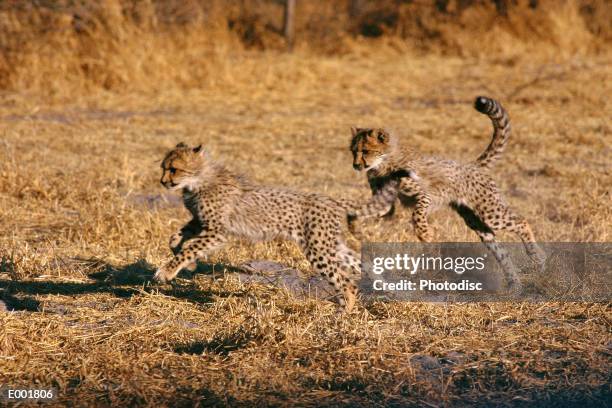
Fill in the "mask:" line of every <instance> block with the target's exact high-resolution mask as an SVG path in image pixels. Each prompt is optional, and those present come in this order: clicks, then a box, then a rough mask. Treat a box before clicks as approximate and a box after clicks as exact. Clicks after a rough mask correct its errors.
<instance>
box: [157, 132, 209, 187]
mask: <svg viewBox="0 0 612 408" xmlns="http://www.w3.org/2000/svg"><path fill="white" fill-rule="evenodd" d="M205 167H206V157H205V154H204V149H202V145H199V146H197V147H189V146H187V145H186V144H185V143H182V142H181V143H179V144H177V145H176V147H175V148H174V149H172V150H170V151H169V152H168V153H167V154H166V157H165V158H164V160H163V161H162V164H161V168H162V177H161V180H160V183H161V184H162V185H163V186H164V187H166V188H167V189H170V190H179V189H182V188H187V189H189V190H191V189H193V188H194V187H196V186H197V185H198V183H199V182H200V180H201V176H202V172H203V169H204V168H205Z"/></svg>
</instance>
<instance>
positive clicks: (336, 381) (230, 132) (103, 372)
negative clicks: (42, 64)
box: [0, 53, 612, 406]
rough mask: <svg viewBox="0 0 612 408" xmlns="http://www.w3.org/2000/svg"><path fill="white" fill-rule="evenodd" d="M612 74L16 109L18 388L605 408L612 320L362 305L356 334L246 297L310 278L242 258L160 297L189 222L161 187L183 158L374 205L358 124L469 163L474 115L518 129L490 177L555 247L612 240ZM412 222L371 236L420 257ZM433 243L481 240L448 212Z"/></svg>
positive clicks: (11, 255)
mask: <svg viewBox="0 0 612 408" xmlns="http://www.w3.org/2000/svg"><path fill="white" fill-rule="evenodd" d="M610 62H611V60H610V58H609V57H606V56H599V57H594V56H593V57H578V56H577V57H573V58H571V59H567V58H566V59H559V60H558V61H557V60H555V61H544V60H534V59H530V58H512V59H498V60H494V59H489V60H483V59H473V60H472V59H469V58H464V59H459V58H454V57H448V58H442V57H435V56H431V57H425V56H403V55H398V54H393V55H391V54H389V55H382V54H381V55H380V56H378V55H376V54H374V55H364V56H362V57H357V56H354V55H353V56H344V57H333V56H329V57H323V56H319V57H316V58H304V57H303V56H302V55H300V54H299V53H298V54H296V55H277V54H273V53H261V54H257V55H250V56H243V57H240V58H237V59H236V60H234V61H233V62H232V63H233V64H238V66H239V69H240V70H241V71H243V72H251V74H252V75H251V76H250V80H248V81H246V80H242V79H240V80H238V79H237V80H236V81H233V80H232V77H231V75H232V73H233V72H235V71H236V69H238V68H236V67H230V68H228V70H227V72H225V75H226V76H225V77H224V78H223V80H222V81H220V82H219V83H214V81H211V83H210V84H208V85H206V86H204V87H203V88H202V89H200V90H197V91H184V90H183V91H181V90H176V89H170V90H167V91H166V92H159V93H156V94H135V93H116V92H113V93H111V92H107V93H105V92H100V91H98V92H95V93H91V94H88V96H74V97H66V96H65V95H64V96H61V97H57V98H51V99H44V100H43V99H40V98H38V97H37V96H36V95H30V94H27V93H4V94H2V95H1V96H0V102H1V104H2V105H1V106H2V108H1V117H0V135H1V136H0V176H1V177H0V259H1V262H0V299H2V300H3V303H2V304H0V306H2V305H3V306H4V308H5V309H6V311H4V312H3V311H0V383H3V384H9V385H15V386H32V387H33V386H52V387H55V388H57V389H58V392H59V394H58V395H59V397H58V399H57V400H56V403H57V404H71V405H90V404H91V405H98V406H110V405H131V404H138V405H155V406H190V405H192V403H193V401H198V402H199V403H200V404H201V405H203V406H209V405H232V406H234V405H235V406H252V405H276V406H285V405H296V404H297V405H300V406H341V405H357V404H360V405H366V406H381V405H396V406H410V405H414V406H422V405H426V406H447V405H453V406H464V405H481V406H493V405H511V404H512V405H518V406H521V405H524V406H527V405H530V406H531V405H533V404H534V403H537V405H538V406H559V405H572V404H588V405H589V406H606V405H607V404H609V403H610V396H611V390H610V383H611V381H610V380H611V373H610V363H611V347H612V340H611V337H610V318H611V314H610V312H611V310H610V305H609V304H591V303H571V304H568V303H560V302H553V303H479V304H448V305H442V304H426V303H384V302H365V303H364V304H362V305H361V306H360V307H359V308H358V310H357V311H356V312H354V313H352V314H350V315H341V314H338V313H337V307H336V306H335V305H334V304H333V303H331V302H327V301H321V300H316V299H306V300H304V299H300V298H296V297H294V296H292V295H291V294H289V293H287V292H286V291H284V290H281V289H278V288H275V287H272V286H267V285H262V284H244V283H241V282H240V281H238V280H237V279H236V278H235V276H236V275H235V274H233V273H232V272H231V271H232V268H231V266H236V265H240V264H241V263H244V262H247V261H249V260H269V261H275V262H278V263H281V264H283V265H286V266H287V267H289V268H295V269H297V270H299V271H302V272H305V273H307V272H308V264H307V262H306V261H305V259H304V258H303V257H302V255H301V254H300V253H299V251H298V250H297V248H296V247H295V246H294V245H292V244H287V243H280V242H272V243H265V244H257V245H251V244H247V243H243V242H236V243H234V244H233V245H232V246H231V247H230V248H228V249H226V250H224V251H222V252H219V253H217V254H214V255H213V256H211V257H210V259H209V261H208V263H207V264H205V265H201V266H200V268H199V272H200V273H197V274H194V275H192V274H188V273H185V274H182V275H180V277H179V279H177V281H176V283H175V284H174V285H172V286H170V285H167V286H156V285H151V284H150V283H148V279H149V278H150V277H151V275H152V274H153V272H154V270H155V268H156V267H158V266H159V265H161V263H162V262H164V261H165V260H166V259H168V257H169V256H170V251H169V249H168V244H167V243H168V238H169V236H170V234H171V233H172V232H173V231H174V230H175V229H176V228H177V227H179V226H180V225H181V223H183V222H185V221H186V220H187V214H186V212H185V210H184V209H183V208H182V207H181V206H180V205H177V201H176V199H173V198H172V196H171V195H168V194H167V192H166V191H163V190H162V187H161V186H160V185H159V178H160V176H161V170H160V168H159V164H160V161H161V159H162V157H163V154H164V153H165V152H166V151H167V150H168V149H169V148H171V147H172V146H174V145H175V144H176V143H178V142H180V141H185V142H187V143H203V144H204V146H205V148H206V149H207V150H208V151H209V152H210V153H211V155H212V156H213V157H215V158H217V159H219V160H221V161H223V162H225V163H226V164H227V165H228V166H230V167H232V168H234V169H236V170H238V171H241V172H243V173H245V174H247V175H249V176H250V177H251V178H252V179H254V180H256V181H258V182H261V183H267V184H275V185H278V184H282V185H285V186H289V187H292V188H296V189H300V190H302V191H317V192H323V193H326V194H329V195H331V196H334V197H351V198H365V197H367V196H368V195H369V192H368V188H367V183H366V181H365V178H364V176H363V175H362V174H358V173H356V172H355V171H353V170H352V167H351V157H350V153H349V150H348V141H349V137H350V130H349V127H350V126H352V125H357V126H359V125H362V126H374V125H375V126H378V125H383V126H387V127H391V128H392V129H394V130H395V132H396V133H397V134H398V135H400V137H401V139H402V141H403V143H409V144H410V145H412V146H413V147H414V148H416V149H419V150H421V151H423V152H424V153H428V154H435V155H438V156H446V157H450V158H455V159H462V160H471V159H473V158H475V157H477V155H478V154H479V153H480V152H481V151H482V150H483V149H484V147H485V146H486V145H487V143H488V142H489V138H490V132H491V125H490V123H489V122H488V120H487V119H486V118H485V117H483V116H482V115H480V114H479V113H478V112H476V111H475V110H474V109H473V108H472V101H473V98H474V97H475V96H477V95H486V96H492V97H494V98H497V99H499V100H500V101H502V103H503V104H504V105H505V106H506V108H507V109H508V111H509V112H510V116H511V118H512V121H513V129H514V132H513V134H512V137H511V140H510V142H509V145H508V148H507V150H506V152H505V154H504V157H503V159H502V160H501V161H500V162H499V164H498V165H497V166H496V168H495V170H494V175H495V178H496V179H497V180H498V182H499V185H500V186H501V188H502V190H503V191H504V193H505V195H506V197H507V199H508V201H509V203H510V204H511V205H512V206H513V207H514V208H516V209H517V210H518V211H519V212H520V213H521V214H523V215H524V216H525V217H526V218H527V219H528V220H529V222H530V223H531V225H532V226H533V229H534V231H535V233H536V236H537V238H538V239H539V240H541V241H610V240H611V235H610V234H611V231H612V229H611V228H610V227H611V226H612V207H611V206H610V205H609V203H610V186H611V185H612V172H611V169H610V162H611V160H610V158H611V157H612V151H611V148H610V144H611V143H610V142H612V138H611V134H612V129H611V128H610V117H611V115H612V108H611V104H610V101H609V95H610V94H612V79H611V76H610V71H609V67H610ZM228 64H230V63H228ZM223 74H224V73H221V76H223ZM244 77H246V76H245V75H241V76H240V78H244ZM84 94H85V93H84ZM407 215H408V214H407V212H406V211H401V212H400V213H399V214H398V215H397V216H398V219H396V220H395V221H382V222H379V223H377V222H373V223H368V224H367V225H365V226H364V230H365V232H366V233H367V234H368V239H369V240H371V241H414V240H415V236H414V233H413V231H412V227H411V226H410V223H409V219H408V217H407ZM431 224H432V226H434V228H435V231H436V240H438V241H474V240H476V237H475V235H474V234H473V233H471V232H470V231H469V230H468V229H467V228H466V227H465V226H464V225H463V224H462V223H461V222H460V220H459V219H458V217H457V216H455V215H454V214H453V213H451V212H450V211H442V212H440V213H438V214H436V215H435V216H434V217H432V220H431ZM501 238H502V239H503V240H508V241H511V240H514V239H515V237H513V236H511V235H502V237H501Z"/></svg>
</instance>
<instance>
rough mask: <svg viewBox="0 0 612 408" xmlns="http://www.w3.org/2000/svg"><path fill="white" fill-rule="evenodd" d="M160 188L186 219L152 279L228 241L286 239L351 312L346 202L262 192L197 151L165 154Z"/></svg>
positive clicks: (352, 257)
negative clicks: (179, 198)
mask: <svg viewBox="0 0 612 408" xmlns="http://www.w3.org/2000/svg"><path fill="white" fill-rule="evenodd" d="M161 167H162V171H163V173H162V178H161V184H163V185H164V187H166V188H168V189H171V190H182V193H183V202H184V204H185V207H186V208H187V209H188V210H189V211H190V212H191V215H192V217H193V218H192V219H191V221H189V222H188V223H187V224H186V225H185V226H184V227H183V228H181V230H180V231H178V232H177V233H176V234H174V235H172V237H171V239H170V247H171V249H172V252H173V253H174V258H172V260H170V261H169V262H168V263H166V264H165V265H164V266H163V267H161V268H159V269H158V270H157V272H156V273H155V276H154V279H155V280H157V281H158V282H167V281H170V280H172V279H173V278H174V277H175V276H176V275H177V274H178V273H179V271H180V270H181V269H182V268H185V267H188V268H191V269H194V268H195V262H196V260H197V259H198V258H202V257H204V256H206V255H207V254H209V253H211V252H213V251H216V250H218V249H220V248H222V247H223V246H224V245H225V244H226V243H227V242H228V239H229V238H231V237H239V238H246V239H248V240H250V241H252V242H256V241H264V240H272V239H285V240H291V241H294V242H296V243H297V244H298V245H299V246H300V248H301V249H302V251H303V253H304V255H305V256H306V258H307V259H308V261H309V262H310V264H311V265H312V268H313V269H314V270H315V271H317V272H319V273H320V274H321V275H322V276H324V277H325V278H326V279H327V280H328V282H329V283H330V284H331V285H333V287H334V289H335V291H336V293H337V294H340V295H341V296H338V298H339V302H340V304H341V305H344V307H345V309H346V310H347V311H350V310H351V309H352V307H353V306H354V304H355V297H356V294H357V287H356V284H355V281H356V278H358V277H359V275H360V273H361V270H360V261H359V255H358V254H357V253H356V252H355V251H353V250H352V249H350V248H349V247H348V246H347V245H346V243H345V240H344V232H345V231H346V230H347V228H348V223H347V210H349V209H352V210H355V209H356V207H350V206H349V202H348V201H341V200H334V199H332V198H330V197H326V196H324V195H320V194H312V193H300V192H296V191H291V190H288V189H284V188H277V187H264V186H260V185H256V184H254V183H251V182H250V181H248V180H247V179H246V178H244V177H242V176H239V175H237V174H235V173H233V172H231V171H230V170H228V169H226V168H225V167H223V166H222V165H221V164H219V163H215V162H213V161H211V160H210V158H209V157H208V155H207V154H206V153H205V152H204V150H203V149H202V147H201V146H197V147H189V146H187V145H185V144H184V143H179V144H178V145H177V146H176V148H174V149H173V150H171V151H170V152H168V153H167V154H166V157H165V158H164V160H163V162H162V164H161Z"/></svg>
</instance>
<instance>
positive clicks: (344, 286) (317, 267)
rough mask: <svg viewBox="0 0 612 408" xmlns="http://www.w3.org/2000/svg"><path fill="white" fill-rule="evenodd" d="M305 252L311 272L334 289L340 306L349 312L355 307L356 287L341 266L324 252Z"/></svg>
mask: <svg viewBox="0 0 612 408" xmlns="http://www.w3.org/2000/svg"><path fill="white" fill-rule="evenodd" d="M305 252H306V253H307V254H308V255H307V258H308V261H309V262H310V264H311V265H312V268H313V270H314V271H315V272H317V273H319V274H320V275H321V276H322V277H324V278H325V279H327V281H328V283H329V284H330V285H331V286H333V287H334V291H335V293H336V298H337V299H338V303H339V304H340V306H342V307H344V310H345V311H346V312H350V311H351V310H352V309H353V307H354V306H355V300H356V295H357V287H356V286H355V285H354V283H353V282H352V279H350V277H349V276H347V274H346V272H345V271H343V270H342V268H341V264H340V263H339V262H338V261H337V260H336V259H335V257H334V256H330V255H328V254H327V252H326V251H323V250H320V251H319V250H312V249H311V250H310V251H305Z"/></svg>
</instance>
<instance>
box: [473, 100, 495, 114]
mask: <svg viewBox="0 0 612 408" xmlns="http://www.w3.org/2000/svg"><path fill="white" fill-rule="evenodd" d="M491 102H492V100H491V99H489V98H487V97H484V96H477V97H476V100H475V101H474V108H476V110H477V111H478V112H481V113H488V112H489V110H490V109H491V105H492V103H491Z"/></svg>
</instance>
